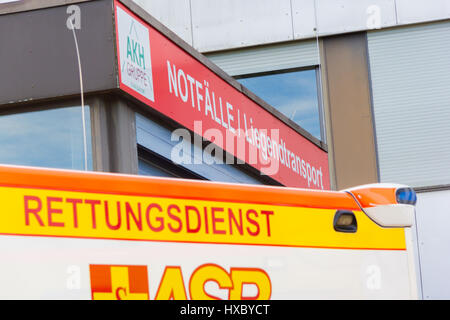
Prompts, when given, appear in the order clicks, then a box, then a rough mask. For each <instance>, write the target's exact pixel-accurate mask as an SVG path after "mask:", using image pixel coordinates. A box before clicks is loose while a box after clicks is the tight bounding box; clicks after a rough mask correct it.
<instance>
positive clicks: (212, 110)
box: [115, 1, 330, 189]
mask: <svg viewBox="0 0 450 320" xmlns="http://www.w3.org/2000/svg"><path fill="white" fill-rule="evenodd" d="M115 6H116V34H117V42H118V43H117V48H118V56H119V70H120V72H119V77H120V88H121V89H122V90H124V91H126V92H128V93H129V94H130V95H132V96H134V97H135V98H137V99H139V100H140V101H142V102H144V103H145V104H147V105H148V106H150V107H151V108H153V109H155V110H157V111H158V112H160V113H162V114H164V115H166V116H168V117H169V118H171V119H173V120H175V121H176V122H177V123H179V124H181V125H182V126H184V127H185V128H187V129H189V130H192V131H193V132H195V133H197V134H199V135H200V136H202V137H203V138H205V139H206V140H208V141H211V142H214V144H215V145H217V146H218V147H220V148H221V149H223V150H225V151H227V152H228V153H230V154H232V155H233V156H235V157H236V158H237V159H239V160H241V161H245V162H246V163H247V164H249V165H251V166H252V167H254V168H256V169H257V170H258V171H260V172H262V173H264V174H267V175H269V176H271V177H272V178H273V179H275V180H277V181H279V182H280V183H282V184H284V185H286V186H290V187H304V188H312V189H329V188H330V182H329V180H330V179H329V169H328V154H327V153H326V152H324V151H323V150H322V149H320V148H319V147H318V146H316V145H315V144H313V143H311V142H310V141H309V140H308V139H306V138H304V137H303V136H301V135H300V134H299V133H297V132H296V131H295V130H294V129H292V128H290V127H289V126H287V125H286V124H284V123H283V122H282V121H281V120H279V119H278V118H276V117H275V116H273V115H272V114H271V113H269V112H268V111H266V110H265V109H263V108H262V107H261V106H259V105H258V104H257V103H255V102H254V101H253V100H251V99H250V98H248V97H247V96H246V95H244V94H243V93H241V92H240V91H239V90H237V89H235V88H234V87H233V86H231V85H230V84H229V83H227V82H226V81H224V80H223V79H222V78H220V77H219V76H217V75H216V74H215V73H214V72H213V71H211V70H210V69H209V68H208V67H206V66H205V65H203V64H202V63H201V62H199V61H198V60H197V59H195V58H194V57H192V56H191V55H190V54H189V53H187V52H186V51H184V50H183V49H182V48H180V47H179V46H177V45H176V44H175V43H174V42H172V41H171V40H169V39H168V38H166V37H165V36H164V35H162V34H161V33H160V32H158V31H157V30H156V29H154V28H153V27H151V26H150V25H148V24H147V23H146V22H145V21H143V20H142V19H140V18H138V17H137V16H136V15H135V14H133V13H132V12H131V11H130V10H128V9H127V8H126V7H125V6H124V5H122V4H121V3H119V2H118V1H116V2H115ZM147 37H148V38H147Z"/></svg>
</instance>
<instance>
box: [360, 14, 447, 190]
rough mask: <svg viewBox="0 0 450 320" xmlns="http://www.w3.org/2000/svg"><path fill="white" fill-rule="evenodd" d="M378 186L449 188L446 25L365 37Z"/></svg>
mask: <svg viewBox="0 0 450 320" xmlns="http://www.w3.org/2000/svg"><path fill="white" fill-rule="evenodd" d="M368 49H369V59H370V71H371V80H372V93H373V107H374V116H375V127H376V136H377V148H378V158H379V168H380V178H381V182H396V183H404V184H408V185H411V186H414V187H426V186H436V185H443V184H450V22H441V23H433V24H426V25H417V26H411V27H404V28H396V29H391V30H383V31H373V32H369V33H368Z"/></svg>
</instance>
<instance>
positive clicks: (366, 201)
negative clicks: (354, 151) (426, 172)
mask: <svg viewBox="0 0 450 320" xmlns="http://www.w3.org/2000/svg"><path fill="white" fill-rule="evenodd" d="M345 191H346V192H347V193H350V194H351V195H352V196H353V197H354V198H355V200H356V201H357V202H358V204H359V206H360V207H361V209H362V210H363V211H364V213H366V214H367V216H368V217H369V218H370V219H372V220H373V221H374V222H375V223H377V224H378V225H380V226H382V227H398V228H403V227H411V226H412V225H413V223H414V213H415V207H414V206H415V204H416V202H417V196H416V193H415V192H414V190H413V189H412V188H410V187H407V186H404V185H396V184H385V183H379V184H370V185H364V186H360V187H356V188H351V189H347V190H345Z"/></svg>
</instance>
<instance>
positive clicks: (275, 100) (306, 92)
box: [238, 70, 321, 139]
mask: <svg viewBox="0 0 450 320" xmlns="http://www.w3.org/2000/svg"><path fill="white" fill-rule="evenodd" d="M238 81H239V82H240V83H242V84H243V85H244V86H245V87H247V88H248V89H250V91H252V92H253V93H255V94H256V95H257V96H259V97H260V98H262V99H263V100H264V101H266V102H267V103H269V104H270V105H272V106H273V107H274V108H276V109H278V111H280V112H281V113H283V114H284V115H285V116H287V117H288V118H289V119H291V120H292V121H294V122H295V123H297V124H298V125H299V126H301V127H302V128H303V129H305V130H306V131H308V132H309V133H311V134H312V135H313V136H314V137H316V138H318V139H321V128H320V113H319V101H318V91H317V79H316V70H302V71H293V72H282V73H275V74H267V75H258V76H252V77H246V78H241V79H238Z"/></svg>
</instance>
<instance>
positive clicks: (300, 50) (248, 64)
mask: <svg viewBox="0 0 450 320" xmlns="http://www.w3.org/2000/svg"><path fill="white" fill-rule="evenodd" d="M206 56H207V57H208V58H209V59H211V60H212V61H213V62H214V63H215V64H217V65H218V66H219V67H220V68H221V69H223V70H224V71H225V72H227V73H228V74H229V75H231V76H237V75H243V74H252V73H259V72H267V71H274V70H283V69H290V68H299V67H308V66H315V65H318V64H319V53H318V50H317V43H316V41H315V40H309V41H302V42H291V43H286V44H280V45H272V46H264V47H255V48H247V49H242V50H236V51H226V52H217V53H210V54H207V55H206Z"/></svg>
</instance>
